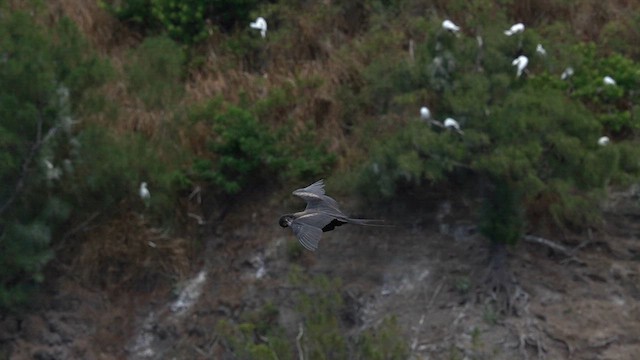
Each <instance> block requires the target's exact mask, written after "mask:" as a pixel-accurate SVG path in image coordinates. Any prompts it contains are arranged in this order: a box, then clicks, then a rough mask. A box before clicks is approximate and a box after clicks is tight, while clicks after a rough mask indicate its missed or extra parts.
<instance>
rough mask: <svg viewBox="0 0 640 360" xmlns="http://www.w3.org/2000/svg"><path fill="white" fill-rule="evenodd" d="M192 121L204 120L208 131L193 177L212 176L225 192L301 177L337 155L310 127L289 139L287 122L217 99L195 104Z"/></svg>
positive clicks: (318, 170) (323, 167)
mask: <svg viewBox="0 0 640 360" xmlns="http://www.w3.org/2000/svg"><path fill="white" fill-rule="evenodd" d="M190 117H191V121H192V122H194V123H198V122H201V121H203V122H205V123H207V124H208V126H209V129H210V132H209V133H207V134H206V138H207V150H208V153H207V156H206V157H202V156H201V157H197V158H195V159H194V161H193V165H192V168H191V171H190V173H191V175H192V178H193V179H194V180H195V181H205V182H210V183H212V185H214V186H215V188H217V189H219V190H220V192H221V193H224V194H229V195H235V194H238V193H240V192H241V191H242V190H244V189H246V188H247V187H250V186H253V185H259V184H260V183H265V182H267V183H268V182H270V181H273V180H292V179H293V180H298V179H301V178H306V177H314V176H316V175H319V174H321V173H322V172H323V171H325V170H327V169H328V167H330V166H331V164H332V163H333V161H334V156H333V155H332V154H330V153H328V152H327V150H326V149H325V147H324V145H322V144H320V143H318V142H317V141H316V140H315V139H314V138H313V134H312V132H310V131H303V132H301V133H300V134H299V135H298V136H297V137H296V138H294V139H291V137H290V136H289V134H288V133H287V126H286V125H285V126H283V127H280V128H275V129H273V128H271V127H270V126H267V125H265V124H263V123H261V122H260V121H258V119H257V118H256V116H255V115H254V114H253V113H252V112H251V111H250V110H248V109H245V108H241V107H238V106H233V105H229V106H227V107H226V109H223V105H222V104H221V103H219V102H216V101H213V102H211V103H209V104H206V105H204V106H202V107H200V108H195V109H193V110H192V113H191V115H190Z"/></svg>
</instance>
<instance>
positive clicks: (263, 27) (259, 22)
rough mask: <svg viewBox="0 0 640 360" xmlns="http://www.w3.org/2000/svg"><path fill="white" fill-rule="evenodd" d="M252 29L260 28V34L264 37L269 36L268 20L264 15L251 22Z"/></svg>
mask: <svg viewBox="0 0 640 360" xmlns="http://www.w3.org/2000/svg"><path fill="white" fill-rule="evenodd" d="M249 26H250V27H251V28H252V29H256V30H260V35H262V37H265V36H267V20H265V19H264V18H263V17H258V18H257V19H256V21H254V22H252V23H251V24H249Z"/></svg>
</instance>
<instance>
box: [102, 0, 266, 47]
mask: <svg viewBox="0 0 640 360" xmlns="http://www.w3.org/2000/svg"><path fill="white" fill-rule="evenodd" d="M101 4H102V6H104V7H106V8H107V9H108V10H109V11H110V12H111V13H112V14H114V15H115V16H116V17H117V18H118V19H119V20H121V21H123V22H125V23H129V24H131V25H132V27H134V28H136V29H137V30H138V31H142V32H144V33H146V34H149V35H157V34H158V33H159V32H160V31H161V30H163V31H165V32H166V33H167V35H169V36H170V37H171V38H172V39H173V40H175V41H178V42H180V43H183V44H188V45H189V44H194V43H198V42H200V41H202V40H204V39H205V38H206V37H207V35H208V31H209V26H210V24H211V25H217V26H218V27H219V28H220V29H222V30H224V31H230V30H232V29H233V28H235V27H236V26H238V25H239V24H242V25H245V24H246V25H248V22H249V13H250V12H251V11H252V10H254V9H255V8H256V6H257V5H258V1H257V0H232V1H222V0H213V1H210V0H184V1H173V0H121V1H103V2H101Z"/></svg>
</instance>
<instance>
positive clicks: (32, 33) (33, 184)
mask: <svg viewBox="0 0 640 360" xmlns="http://www.w3.org/2000/svg"><path fill="white" fill-rule="evenodd" d="M1 12H2V16H1V17H0V119H1V120H0V149H1V151H0V154H1V155H0V182H1V186H0V308H2V307H8V306H12V305H15V304H18V303H20V302H21V301H23V300H25V299H26V298H27V296H28V292H29V289H30V288H31V286H32V285H33V284H35V283H38V282H40V281H42V280H43V275H42V269H43V267H44V265H45V264H46V263H47V262H48V261H49V260H50V259H51V258H52V256H53V254H52V252H51V250H50V248H49V245H50V243H51V241H52V239H53V237H54V235H55V234H56V229H57V228H58V227H59V226H60V224H62V223H63V222H64V221H65V220H66V219H67V218H68V216H69V214H70V212H71V207H72V206H71V204H70V202H68V201H67V200H68V199H65V195H64V192H65V190H64V189H63V188H62V186H61V184H62V182H63V181H64V180H65V179H66V178H68V176H70V174H71V173H72V168H73V165H72V164H73V163H74V161H75V160H76V159H77V156H78V153H77V150H78V145H79V143H78V141H77V139H76V138H75V136H74V135H75V134H74V130H73V124H74V122H75V120H74V114H75V113H79V112H81V111H82V110H81V106H80V104H81V103H82V101H83V99H86V98H87V97H89V96H90V94H91V91H90V89H91V88H94V87H95V86H96V85H97V84H99V83H101V81H102V80H103V79H104V78H105V76H106V74H107V71H106V70H105V69H106V68H105V67H104V66H103V64H102V63H101V62H100V61H99V60H97V59H96V58H95V57H93V56H91V55H88V53H87V51H86V46H85V44H84V42H83V41H82V40H81V38H80V36H79V34H78V32H77V31H76V29H75V27H74V26H73V24H72V23H70V22H69V21H66V20H62V21H61V22H60V23H59V24H57V25H56V26H55V27H52V28H49V29H44V28H43V27H41V26H40V25H38V23H37V21H36V20H35V18H36V16H37V11H36V12H34V13H36V15H34V13H24V12H14V11H11V10H8V9H5V8H2V10H1Z"/></svg>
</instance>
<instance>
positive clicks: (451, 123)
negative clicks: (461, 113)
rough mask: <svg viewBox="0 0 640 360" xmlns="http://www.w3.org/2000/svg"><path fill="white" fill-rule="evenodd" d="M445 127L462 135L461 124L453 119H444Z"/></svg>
mask: <svg viewBox="0 0 640 360" xmlns="http://www.w3.org/2000/svg"><path fill="white" fill-rule="evenodd" d="M444 127H445V128H447V129H454V130H456V131H457V132H459V133H460V134H462V130H461V129H460V124H458V122H457V121H455V120H454V119H452V118H446V119H444Z"/></svg>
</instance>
